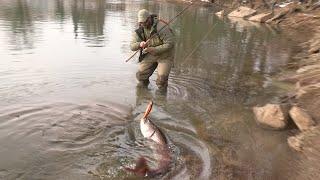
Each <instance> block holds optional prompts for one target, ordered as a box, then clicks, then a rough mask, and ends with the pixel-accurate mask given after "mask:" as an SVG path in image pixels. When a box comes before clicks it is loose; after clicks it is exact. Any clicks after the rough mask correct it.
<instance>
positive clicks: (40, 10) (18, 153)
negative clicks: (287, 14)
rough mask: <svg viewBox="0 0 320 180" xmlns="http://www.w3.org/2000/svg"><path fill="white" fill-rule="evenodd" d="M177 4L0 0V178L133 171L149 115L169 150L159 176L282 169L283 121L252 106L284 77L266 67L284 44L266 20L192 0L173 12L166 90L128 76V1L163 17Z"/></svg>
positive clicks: (285, 167)
mask: <svg viewBox="0 0 320 180" xmlns="http://www.w3.org/2000/svg"><path fill="white" fill-rule="evenodd" d="M185 6H186V5H185V4H175V3H168V2H167V3H164V2H163V3H160V2H156V1H126V0H113V1H103V0H86V1H85V0H82V1H81V0H78V1H77V0H52V1H44V0H10V1H9V0H0V97H1V101H0V144H1V145H0V179H128V178H129V179H130V178H131V179H134V178H138V177H136V176H134V175H133V174H130V173H129V172H126V171H125V170H124V169H123V167H125V166H133V165H134V163H135V160H136V159H137V158H139V157H140V156H145V157H146V158H147V160H148V162H149V164H150V166H151V167H156V166H157V158H156V157H157V156H156V155H154V154H153V151H152V148H151V147H150V146H149V143H150V142H148V141H146V140H145V139H144V138H143V137H142V135H141V133H140V129H139V126H138V125H139V124H138V122H139V121H138V120H139V119H140V118H141V114H142V113H143V112H144V110H145V108H146V106H147V104H148V102H149V100H153V101H154V108H153V111H152V113H151V119H152V120H153V121H154V123H156V124H157V125H158V126H159V127H160V128H161V129H163V131H164V132H165V134H166V135H167V137H168V138H169V140H170V150H171V153H172V157H173V161H172V163H171V165H170V169H169V171H168V172H167V173H165V174H163V175H160V176H159V177H157V178H160V179H286V178H287V177H290V176H289V175H290V171H291V169H290V167H291V166H293V164H292V162H293V160H292V159H291V156H292V155H291V153H292V152H291V151H290V149H289V148H288V146H287V143H286V140H287V137H288V133H289V132H285V131H282V132H275V131H269V130H264V129H262V128H261V127H258V126H257V125H256V123H255V121H254V118H253V114H252V110H251V107H252V106H255V105H257V104H263V103H265V102H270V101H271V102H272V101H277V99H276V98H272V97H273V96H274V95H277V94H278V93H281V92H282V91H283V89H282V88H279V86H277V83H276V82H275V81H274V80H273V79H272V76H271V75H273V74H276V73H277V72H279V70H280V68H281V67H282V66H284V65H286V64H287V63H288V61H290V57H291V54H292V51H293V48H292V44H291V42H289V41H288V40H287V39H286V37H285V36H284V35H283V34H281V31H280V30H278V29H277V28H275V27H269V26H261V25H259V24H254V23H250V22H246V21H238V20H235V19H219V18H218V17H216V16H215V15H214V13H213V12H214V11H215V8H214V7H199V6H192V7H190V9H188V10H187V11H186V12H185V13H184V14H183V15H182V16H180V17H179V18H178V19H177V20H176V21H175V22H174V23H173V24H172V29H173V30H174V33H175V36H176V46H175V47H176V51H175V58H174V68H173V69H172V72H171V74H170V78H169V86H168V89H167V92H159V91H157V87H156V85H155V78H156V74H154V75H153V76H152V77H151V83H150V85H149V86H148V88H147V89H145V88H137V87H136V83H137V82H136V80H135V73H136V71H137V68H138V64H137V60H136V57H135V58H134V59H133V60H132V61H130V62H128V63H125V59H126V58H127V57H129V56H130V55H131V54H132V52H131V51H130V49H129V43H130V38H131V33H132V32H133V30H134V29H135V28H136V27H137V22H136V21H137V16H136V14H137V11H138V10H139V9H141V8H147V9H149V10H150V11H152V12H154V13H157V14H159V16H160V17H161V18H163V19H166V20H169V19H171V18H173V17H174V16H175V15H176V14H178V13H179V12H180V11H181V10H182V9H183V7H185Z"/></svg>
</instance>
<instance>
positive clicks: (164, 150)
mask: <svg viewBox="0 0 320 180" xmlns="http://www.w3.org/2000/svg"><path fill="white" fill-rule="evenodd" d="M152 105H153V103H152V101H151V102H150V103H149V105H148V107H147V109H146V112H145V113H144V116H143V117H142V118H141V120H140V130H141V134H142V135H143V137H145V138H147V139H150V140H152V141H154V142H155V144H154V146H155V148H154V149H155V151H154V152H155V155H157V156H158V157H159V158H157V159H158V163H159V165H158V167H157V168H156V169H150V168H149V166H148V164H147V161H146V159H145V158H144V157H140V158H139V159H138V160H137V162H136V165H135V167H134V168H127V167H126V168H125V169H126V170H127V171H130V172H133V173H135V174H136V175H139V176H148V177H153V176H156V175H159V174H161V173H164V172H166V171H168V169H169V166H170V163H171V156H170V150H169V147H168V142H167V139H166V137H165V135H164V134H163V132H162V131H161V130H160V129H159V128H158V127H157V126H156V125H155V124H154V123H153V122H152V121H151V120H150V119H148V115H149V113H150V112H151V109H152Z"/></svg>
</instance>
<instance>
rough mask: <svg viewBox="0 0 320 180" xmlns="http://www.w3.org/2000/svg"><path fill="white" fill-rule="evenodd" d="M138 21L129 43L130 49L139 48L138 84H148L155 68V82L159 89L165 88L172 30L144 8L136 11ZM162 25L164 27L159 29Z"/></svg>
mask: <svg viewBox="0 0 320 180" xmlns="http://www.w3.org/2000/svg"><path fill="white" fill-rule="evenodd" d="M138 23H139V28H138V29H136V30H135V32H134V33H133V37H132V41H131V43H130V48H131V50H132V51H137V50H140V55H139V70H138V72H137V73H136V77H137V80H138V81H139V83H138V86H148V84H149V77H150V76H151V75H152V73H153V72H154V71H155V69H157V70H158V74H157V80H156V84H157V86H158V88H159V89H161V90H162V89H164V90H165V89H166V88H167V86H168V78H169V73H170V70H171V67H172V64H173V49H174V35H173V31H172V30H171V29H170V28H169V27H164V26H166V25H167V23H166V22H165V21H163V20H161V19H159V18H158V17H157V15H154V14H150V13H149V11H148V10H146V9H142V10H140V11H139V12H138ZM162 27H164V28H163V29H162V30H161V28H162ZM160 30H161V31H160ZM150 37H151V39H150V40H148V39H149V38H150Z"/></svg>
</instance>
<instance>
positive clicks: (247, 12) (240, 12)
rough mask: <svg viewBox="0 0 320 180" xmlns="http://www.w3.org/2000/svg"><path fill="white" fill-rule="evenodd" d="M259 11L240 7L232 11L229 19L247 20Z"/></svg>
mask: <svg viewBox="0 0 320 180" xmlns="http://www.w3.org/2000/svg"><path fill="white" fill-rule="evenodd" d="M256 12H257V11H256V10H254V9H251V8H248V7H244V6H240V7H239V8H238V9H236V10H234V11H232V12H231V13H230V14H229V15H228V16H229V17H238V18H247V17H249V16H252V15H254V14H255V13H256Z"/></svg>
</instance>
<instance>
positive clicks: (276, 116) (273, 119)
mask: <svg viewBox="0 0 320 180" xmlns="http://www.w3.org/2000/svg"><path fill="white" fill-rule="evenodd" d="M253 112H254V114H255V118H256V121H257V122H258V124H260V125H263V126H265V127H268V128H271V129H275V130H281V129H284V128H286V126H287V124H288V118H289V115H288V110H287V108H286V107H284V106H281V105H279V104H267V105H265V106H263V107H253Z"/></svg>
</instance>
